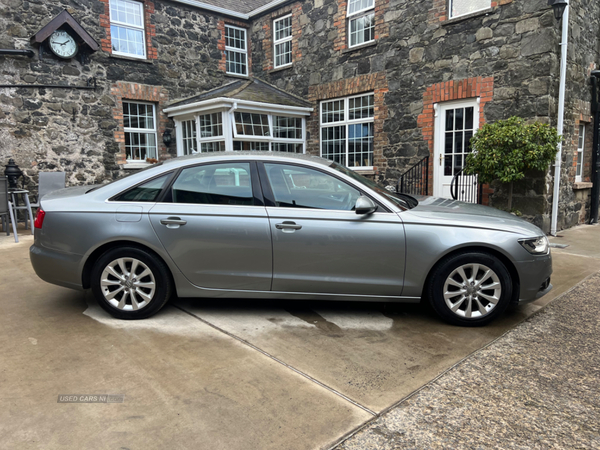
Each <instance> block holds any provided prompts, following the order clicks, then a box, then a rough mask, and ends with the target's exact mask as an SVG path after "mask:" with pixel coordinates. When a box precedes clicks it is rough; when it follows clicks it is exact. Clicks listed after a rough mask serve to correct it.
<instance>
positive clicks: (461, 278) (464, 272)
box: [444, 263, 502, 319]
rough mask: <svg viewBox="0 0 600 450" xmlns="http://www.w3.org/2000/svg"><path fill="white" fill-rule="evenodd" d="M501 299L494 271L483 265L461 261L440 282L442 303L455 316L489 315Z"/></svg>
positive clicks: (499, 284) (475, 317) (472, 317)
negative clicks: (459, 264)
mask: <svg viewBox="0 0 600 450" xmlns="http://www.w3.org/2000/svg"><path fill="white" fill-rule="evenodd" d="M501 298H502V285H501V283H500V279H499V278H498V275H497V274H496V272H494V271H493V270H492V269H490V268H489V267H487V266H485V265H483V264H476V263H470V264H464V265H462V266H459V267H457V268H456V269H454V270H453V271H452V272H451V273H450V275H449V276H448V278H446V281H445V282H444V301H445V302H446V306H447V307H448V308H449V309H450V311H452V312H453V313H454V314H456V315H457V316H459V317H462V318H466V319H477V318H480V317H483V316H486V315H488V314H490V313H491V312H492V311H493V310H494V308H495V307H496V305H497V304H498V302H499V301H500V299H501Z"/></svg>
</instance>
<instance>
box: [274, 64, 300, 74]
mask: <svg viewBox="0 0 600 450" xmlns="http://www.w3.org/2000/svg"><path fill="white" fill-rule="evenodd" d="M292 67H294V64H293V63H292V64H286V65H285V66H281V67H276V68H275V69H271V70H267V73H274V72H281V71H282V70H286V69H291V68H292Z"/></svg>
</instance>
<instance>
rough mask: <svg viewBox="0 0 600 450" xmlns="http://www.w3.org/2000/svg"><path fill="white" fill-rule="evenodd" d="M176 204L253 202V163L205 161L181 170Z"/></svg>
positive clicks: (175, 190) (174, 195)
mask: <svg viewBox="0 0 600 450" xmlns="http://www.w3.org/2000/svg"><path fill="white" fill-rule="evenodd" d="M172 201H173V203H195V204H205V205H254V197H253V195H252V183H251V175H250V163H224V164H203V165H201V166H195V167H189V168H187V169H184V170H182V171H181V173H180V174H179V176H178V177H177V180H175V183H173V188H172Z"/></svg>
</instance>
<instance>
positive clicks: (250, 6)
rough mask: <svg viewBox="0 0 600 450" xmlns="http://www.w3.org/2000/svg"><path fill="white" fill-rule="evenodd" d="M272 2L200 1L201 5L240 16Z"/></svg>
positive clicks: (248, 0) (238, 0)
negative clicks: (219, 8)
mask: <svg viewBox="0 0 600 450" xmlns="http://www.w3.org/2000/svg"><path fill="white" fill-rule="evenodd" d="M272 1H273V0H200V2H202V3H207V4H209V5H213V6H219V7H221V8H225V9H228V10H230V11H235V12H238V13H242V14H248V13H249V12H252V11H254V10H255V9H258V8H260V7H261V6H264V5H266V4H268V3H271V2H272Z"/></svg>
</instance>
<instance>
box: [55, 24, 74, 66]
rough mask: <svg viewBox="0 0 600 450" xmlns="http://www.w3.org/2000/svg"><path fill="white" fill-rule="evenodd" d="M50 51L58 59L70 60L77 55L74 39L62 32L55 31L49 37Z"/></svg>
mask: <svg viewBox="0 0 600 450" xmlns="http://www.w3.org/2000/svg"><path fill="white" fill-rule="evenodd" d="M49 42H50V50H52V52H53V53H54V54H55V55H56V56H58V57H60V58H65V59H68V58H72V57H73V56H75V54H76V53H77V44H76V43H75V39H73V37H72V36H71V35H70V34H69V33H67V32H66V31H64V30H56V31H55V32H54V33H52V35H50V41H49Z"/></svg>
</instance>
